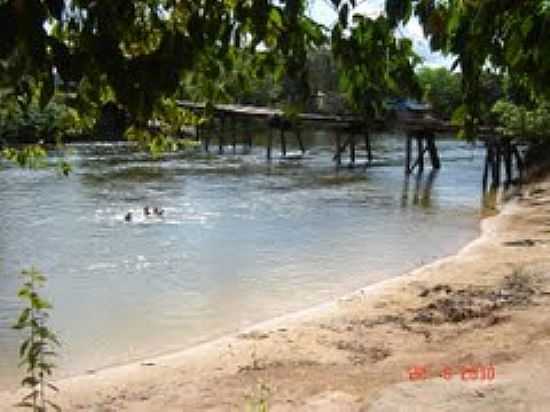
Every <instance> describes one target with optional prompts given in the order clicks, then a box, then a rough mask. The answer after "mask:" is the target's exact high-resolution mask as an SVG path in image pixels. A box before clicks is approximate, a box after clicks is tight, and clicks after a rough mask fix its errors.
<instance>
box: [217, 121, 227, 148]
mask: <svg viewBox="0 0 550 412" xmlns="http://www.w3.org/2000/svg"><path fill="white" fill-rule="evenodd" d="M220 121H221V129H220V136H219V144H218V152H219V153H220V154H222V153H223V144H224V134H225V114H222V116H221V118H220Z"/></svg>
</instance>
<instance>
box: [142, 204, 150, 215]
mask: <svg viewBox="0 0 550 412" xmlns="http://www.w3.org/2000/svg"><path fill="white" fill-rule="evenodd" d="M143 214H144V215H145V216H149V215H150V214H151V208H150V207H149V206H145V207H144V208H143Z"/></svg>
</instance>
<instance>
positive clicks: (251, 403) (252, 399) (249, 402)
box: [245, 382, 271, 412]
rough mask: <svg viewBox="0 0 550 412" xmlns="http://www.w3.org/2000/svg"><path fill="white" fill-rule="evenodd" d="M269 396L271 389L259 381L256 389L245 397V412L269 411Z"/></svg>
mask: <svg viewBox="0 0 550 412" xmlns="http://www.w3.org/2000/svg"><path fill="white" fill-rule="evenodd" d="M270 396H271V390H270V388H269V386H267V385H266V384H265V383H263V382H260V383H259V384H258V386H257V388H256V391H255V392H254V393H252V394H249V395H247V396H246V397H245V399H246V409H245V410H246V412H269V402H268V398H269V397H270Z"/></svg>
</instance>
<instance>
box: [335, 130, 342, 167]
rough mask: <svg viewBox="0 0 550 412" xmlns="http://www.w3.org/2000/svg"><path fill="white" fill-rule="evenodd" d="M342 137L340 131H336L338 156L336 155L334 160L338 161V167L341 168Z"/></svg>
mask: <svg viewBox="0 0 550 412" xmlns="http://www.w3.org/2000/svg"><path fill="white" fill-rule="evenodd" d="M340 140H341V135H340V129H336V154H335V155H334V158H335V160H336V166H340V165H341V164H342V151H341V150H340V146H341V143H340Z"/></svg>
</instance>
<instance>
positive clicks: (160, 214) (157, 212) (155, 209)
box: [153, 207, 164, 216]
mask: <svg viewBox="0 0 550 412" xmlns="http://www.w3.org/2000/svg"><path fill="white" fill-rule="evenodd" d="M153 213H154V214H155V215H157V216H162V215H163V214H164V209H161V208H158V207H155V208H154V209H153Z"/></svg>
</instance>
